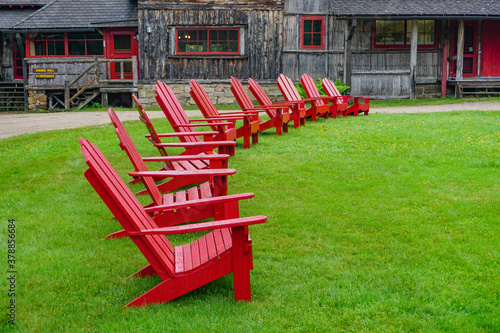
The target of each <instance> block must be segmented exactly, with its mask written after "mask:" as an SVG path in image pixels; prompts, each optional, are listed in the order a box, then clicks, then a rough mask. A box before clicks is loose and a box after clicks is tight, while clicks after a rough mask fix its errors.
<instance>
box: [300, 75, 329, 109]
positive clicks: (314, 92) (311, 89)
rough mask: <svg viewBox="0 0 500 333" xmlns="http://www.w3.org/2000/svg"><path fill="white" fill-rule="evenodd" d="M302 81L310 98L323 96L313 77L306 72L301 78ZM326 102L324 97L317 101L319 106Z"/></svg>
mask: <svg viewBox="0 0 500 333" xmlns="http://www.w3.org/2000/svg"><path fill="white" fill-rule="evenodd" d="M300 83H302V87H304V90H305V92H306V94H307V97H309V98H315V97H321V94H320V93H319V91H318V88H317V87H316V84H315V83H314V80H313V78H312V77H310V76H309V75H307V74H306V73H304V74H302V76H301V78H300ZM324 104H325V103H324V102H323V100H322V99H319V100H317V101H316V105H317V106H319V105H324Z"/></svg>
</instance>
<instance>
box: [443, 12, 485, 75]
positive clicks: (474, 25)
mask: <svg viewBox="0 0 500 333" xmlns="http://www.w3.org/2000/svg"><path fill="white" fill-rule="evenodd" d="M457 36H458V22H452V24H451V40H450V57H451V58H452V59H453V60H451V61H450V72H449V76H450V77H456V76H457V60H456V57H457ZM478 40H479V22H478V21H466V22H465V24H464V65H463V76H464V77H473V76H477V53H478V52H477V51H478Z"/></svg>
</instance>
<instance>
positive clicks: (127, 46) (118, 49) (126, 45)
mask: <svg viewBox="0 0 500 333" xmlns="http://www.w3.org/2000/svg"><path fill="white" fill-rule="evenodd" d="M131 39H132V38H131V37H130V35H115V36H114V42H115V44H114V46H115V53H130V52H132V43H131Z"/></svg>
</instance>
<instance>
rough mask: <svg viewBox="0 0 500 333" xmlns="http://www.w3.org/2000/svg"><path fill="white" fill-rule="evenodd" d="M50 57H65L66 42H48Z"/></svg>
mask: <svg viewBox="0 0 500 333" xmlns="http://www.w3.org/2000/svg"><path fill="white" fill-rule="evenodd" d="M47 51H48V55H64V41H53V40H48V41H47Z"/></svg>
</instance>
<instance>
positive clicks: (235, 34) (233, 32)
mask: <svg viewBox="0 0 500 333" xmlns="http://www.w3.org/2000/svg"><path fill="white" fill-rule="evenodd" d="M229 40H234V41H236V40H238V30H231V31H229Z"/></svg>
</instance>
